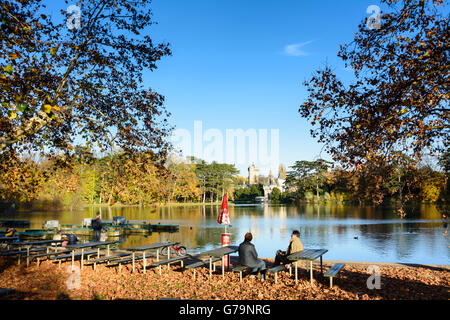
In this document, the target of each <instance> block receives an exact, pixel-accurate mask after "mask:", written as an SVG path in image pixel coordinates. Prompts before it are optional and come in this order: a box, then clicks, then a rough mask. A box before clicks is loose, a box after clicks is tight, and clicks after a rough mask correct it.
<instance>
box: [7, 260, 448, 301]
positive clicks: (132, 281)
mask: <svg viewBox="0 0 450 320" xmlns="http://www.w3.org/2000/svg"><path fill="white" fill-rule="evenodd" d="M262 259H264V260H265V261H266V262H267V267H268V268H270V267H271V264H272V263H273V259H265V258H262ZM149 260H150V258H149ZM0 262H2V263H0V265H1V266H2V272H1V273H0V287H1V288H9V289H13V290H15V293H10V294H7V295H3V296H0V299H2V300H29V299H32V300H34V299H37V300H58V299H65V300H67V299H70V300H99V299H100V300H116V299H127V300H142V299H144V300H158V299H163V298H173V299H182V300H185V299H188V300H198V299H200V300H217V299H219V300H398V299H400V300H409V299H414V300H416V299H420V300H422V299H424V300H429V299H432V300H449V298H450V296H449V289H450V273H449V269H448V266H446V268H444V269H443V268H437V267H436V266H431V265H427V266H424V265H422V266H412V265H404V264H392V263H382V264H380V263H370V262H363V261H356V262H355V261H345V264H346V265H345V267H344V268H343V269H342V271H341V272H340V273H339V276H338V277H336V278H335V280H334V281H333V287H332V288H330V286H329V279H328V278H327V277H322V276H321V274H320V263H319V262H318V261H316V263H313V271H314V280H313V283H314V285H313V286H311V284H310V276H309V272H310V271H309V264H308V265H305V264H303V263H300V264H299V265H298V279H299V280H298V283H297V284H296V283H295V279H294V276H293V275H290V274H289V272H288V271H280V272H279V273H278V282H277V283H275V282H274V275H273V274H270V273H268V277H267V280H266V281H264V282H261V281H260V280H259V279H258V278H252V277H250V276H248V275H244V277H243V279H242V282H240V281H239V274H238V273H236V272H232V271H231V270H229V271H226V272H225V274H224V278H222V274H221V266H220V264H221V263H220V262H218V263H217V269H216V271H215V272H213V274H212V277H211V278H209V269H208V267H203V268H198V269H196V278H194V276H193V271H192V270H189V269H184V268H182V267H181V266H180V265H179V264H176V263H174V264H173V265H171V266H170V267H167V266H164V267H163V269H162V274H161V275H159V272H158V268H149V267H148V268H147V272H146V274H144V273H143V264H142V261H141V262H136V272H134V273H133V272H132V266H131V265H124V266H123V267H122V271H121V272H119V271H118V269H117V267H108V266H106V265H104V264H99V265H97V267H96V270H94V269H93V268H92V267H88V266H85V267H84V268H83V270H82V272H81V273H80V278H79V279H80V283H79V286H78V287H76V288H69V287H68V283H69V281H68V280H69V279H70V276H71V274H72V273H71V272H70V265H71V264H70V262H65V263H64V264H63V265H62V266H61V268H58V266H57V265H56V264H53V263H52V262H50V261H42V262H41V264H40V266H39V267H37V265H36V263H34V262H32V263H31V265H30V266H29V267H26V265H25V264H24V263H22V264H21V265H20V266H18V265H17V260H16V259H5V258H0ZM236 262H237V257H235V256H233V257H231V263H232V266H233V267H235V266H236V265H237V263H236ZM334 262H335V261H333V260H324V261H323V264H324V266H326V267H325V268H324V272H325V271H326V270H327V269H328V266H329V265H331V264H333V263H334ZM148 263H150V261H148ZM75 265H76V266H79V263H78V261H77V262H76V264H75ZM366 265H381V266H380V277H381V282H380V284H381V287H380V288H378V289H373V288H372V289H370V288H368V285H367V283H368V281H369V279H370V278H371V277H372V275H373V272H370V271H369V270H368V269H367V268H366Z"/></svg>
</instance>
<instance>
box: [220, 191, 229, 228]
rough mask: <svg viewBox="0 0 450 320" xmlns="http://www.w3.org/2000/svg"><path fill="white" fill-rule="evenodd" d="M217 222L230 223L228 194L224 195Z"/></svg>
mask: <svg viewBox="0 0 450 320" xmlns="http://www.w3.org/2000/svg"><path fill="white" fill-rule="evenodd" d="M217 222H218V223H220V224H223V225H225V226H226V225H227V224H230V214H229V213H228V199H227V194H224V195H223V199H222V205H221V206H220V214H219V217H218V218H217Z"/></svg>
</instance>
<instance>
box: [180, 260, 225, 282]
mask: <svg viewBox="0 0 450 320" xmlns="http://www.w3.org/2000/svg"><path fill="white" fill-rule="evenodd" d="M220 260H222V258H212V259H211V263H212V264H213V267H214V271H216V264H215V262H217V261H220ZM207 265H209V259H208V260H200V261H197V262H194V263H191V264H189V265H187V266H186V267H185V268H186V269H193V270H194V280H195V276H196V274H195V271H196V270H197V268H199V267H203V266H207Z"/></svg>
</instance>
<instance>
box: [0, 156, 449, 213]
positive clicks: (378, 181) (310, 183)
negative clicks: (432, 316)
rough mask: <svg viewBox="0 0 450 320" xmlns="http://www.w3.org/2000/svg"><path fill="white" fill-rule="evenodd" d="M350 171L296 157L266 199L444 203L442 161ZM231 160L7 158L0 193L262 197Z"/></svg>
mask: <svg viewBox="0 0 450 320" xmlns="http://www.w3.org/2000/svg"><path fill="white" fill-rule="evenodd" d="M402 159H403V160H402V161H397V162H396V163H378V164H377V165H374V164H373V163H371V164H368V165H367V166H360V167H359V168H356V169H353V170H350V169H345V170H344V169H343V168H338V167H333V166H332V164H331V163H330V162H327V161H325V160H317V161H297V162H296V163H295V164H294V165H293V166H292V167H290V169H291V170H288V172H287V177H286V182H285V190H284V191H283V192H282V191H281V190H280V189H279V188H274V189H273V190H272V193H271V194H270V196H269V198H270V200H271V201H272V202H273V203H295V202H299V201H300V202H301V201H308V202H319V201H320V202H324V201H335V202H348V203H359V204H363V203H370V204H375V205H377V204H381V203H383V202H385V201H388V200H395V201H400V203H406V202H409V201H420V202H429V203H436V202H448V165H447V163H448V162H445V161H443V162H442V161H441V162H439V164H441V165H442V170H436V169H434V168H432V166H431V165H424V164H419V163H418V162H414V161H412V160H411V159H409V158H407V157H403V158H402ZM237 174H238V170H237V169H236V168H235V167H234V166H233V165H230V164H220V163H216V162H213V163H207V162H205V161H203V160H200V159H195V158H190V159H189V161H187V162H186V161H183V160H182V159H180V158H171V157H169V159H168V160H164V161H161V160H159V159H157V158H155V156H154V155H152V154H151V153H141V154H133V155H131V154H128V153H116V154H111V155H108V156H104V157H102V158H95V157H92V156H89V155H86V154H84V153H83V152H81V151H80V152H78V153H75V154H74V156H72V157H71V158H64V159H63V158H58V157H56V158H44V159H39V160H37V159H33V158H32V157H17V156H16V157H11V156H9V157H8V159H1V162H0V197H1V199H3V200H7V201H12V202H15V203H16V205H17V206H19V207H22V208H24V207H25V208H26V207H31V208H35V209H61V208H72V209H73V208H77V207H80V206H83V205H90V204H108V205H113V204H123V205H150V204H165V203H170V202H181V203H183V202H199V203H212V202H218V201H220V200H221V199H222V195H223V194H224V193H227V194H228V198H229V199H230V200H231V201H235V202H237V203H252V202H254V200H255V197H257V196H263V195H264V191H263V186H262V185H261V184H257V185H252V186H248V185H247V181H246V179H245V178H243V177H239V176H238V175H237Z"/></svg>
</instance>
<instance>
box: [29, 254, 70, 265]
mask: <svg viewBox="0 0 450 320" xmlns="http://www.w3.org/2000/svg"><path fill="white" fill-rule="evenodd" d="M70 252H72V251H71V250H64V251H55V252H48V253H39V254H33V255H31V256H30V258H31V259H34V258H36V260H37V265H38V267H39V263H40V260H41V258H50V257H51V256H57V255H59V254H64V253H70Z"/></svg>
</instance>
